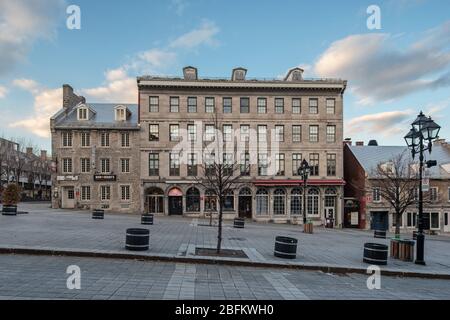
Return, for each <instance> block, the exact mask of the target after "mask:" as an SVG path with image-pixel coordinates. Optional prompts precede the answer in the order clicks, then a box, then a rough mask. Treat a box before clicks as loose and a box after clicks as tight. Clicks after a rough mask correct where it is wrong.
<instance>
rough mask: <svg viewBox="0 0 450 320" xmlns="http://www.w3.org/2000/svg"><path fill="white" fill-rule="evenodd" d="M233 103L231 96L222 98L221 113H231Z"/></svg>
mask: <svg viewBox="0 0 450 320" xmlns="http://www.w3.org/2000/svg"><path fill="white" fill-rule="evenodd" d="M232 112H233V105H232V100H231V98H223V113H232Z"/></svg>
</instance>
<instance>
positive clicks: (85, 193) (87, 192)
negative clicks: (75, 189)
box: [81, 186, 91, 201]
mask: <svg viewBox="0 0 450 320" xmlns="http://www.w3.org/2000/svg"><path fill="white" fill-rule="evenodd" d="M89 200H91V186H81V201H89Z"/></svg>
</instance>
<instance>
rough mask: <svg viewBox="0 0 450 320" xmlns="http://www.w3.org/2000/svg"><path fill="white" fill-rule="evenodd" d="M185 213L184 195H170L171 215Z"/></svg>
mask: <svg viewBox="0 0 450 320" xmlns="http://www.w3.org/2000/svg"><path fill="white" fill-rule="evenodd" d="M182 214H183V197H179V196H177V197H173V196H172V197H169V215H182Z"/></svg>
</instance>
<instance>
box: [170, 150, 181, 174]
mask: <svg viewBox="0 0 450 320" xmlns="http://www.w3.org/2000/svg"><path fill="white" fill-rule="evenodd" d="M169 175H170V176H179V175H180V155H179V154H178V153H170V155H169Z"/></svg>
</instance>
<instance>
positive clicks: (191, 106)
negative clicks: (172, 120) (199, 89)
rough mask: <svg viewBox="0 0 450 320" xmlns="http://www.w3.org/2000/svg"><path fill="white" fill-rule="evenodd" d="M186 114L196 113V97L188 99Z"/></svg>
mask: <svg viewBox="0 0 450 320" xmlns="http://www.w3.org/2000/svg"><path fill="white" fill-rule="evenodd" d="M188 112H190V113H194V112H197V98H196V97H189V98H188Z"/></svg>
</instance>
